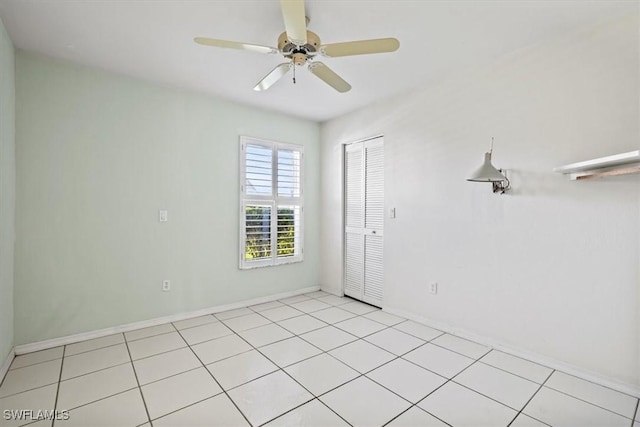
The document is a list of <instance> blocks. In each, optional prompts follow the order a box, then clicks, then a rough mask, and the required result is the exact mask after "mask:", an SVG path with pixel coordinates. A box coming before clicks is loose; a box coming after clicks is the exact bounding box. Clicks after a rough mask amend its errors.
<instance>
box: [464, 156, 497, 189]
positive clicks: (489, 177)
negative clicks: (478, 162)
mask: <svg viewBox="0 0 640 427" xmlns="http://www.w3.org/2000/svg"><path fill="white" fill-rule="evenodd" d="M504 180H506V178H505V176H504V175H503V174H501V173H500V172H499V171H498V169H496V168H495V167H493V165H492V164H491V153H484V163H483V164H482V166H480V167H479V168H478V170H476V171H475V172H474V173H473V175H471V178H468V179H467V181H474V182H501V181H504Z"/></svg>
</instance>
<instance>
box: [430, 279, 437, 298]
mask: <svg viewBox="0 0 640 427" xmlns="http://www.w3.org/2000/svg"><path fill="white" fill-rule="evenodd" d="M429 293H430V294H433V295H436V294H437V293H438V283H437V282H433V283H429Z"/></svg>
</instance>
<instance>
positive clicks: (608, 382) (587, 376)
mask: <svg viewBox="0 0 640 427" xmlns="http://www.w3.org/2000/svg"><path fill="white" fill-rule="evenodd" d="M383 311H386V312H387V313H390V314H395V315H396V316H400V317H404V318H406V319H410V320H413V321H416V322H418V323H422V324H424V325H427V326H430V327H432V328H434V329H438V330H441V331H443V332H447V333H449V334H452V335H456V336H459V337H460V338H465V339H468V340H471V341H475V342H477V343H479V344H483V345H486V346H488V347H491V348H494V349H496V350H500V351H502V352H504V353H508V354H511V355H513V356H517V357H520V358H523V359H527V360H530V361H532V362H535V363H538V364H540V365H544V366H547V367H549V368H552V369H556V370H558V371H562V372H565V373H567V374H570V375H573V376H575V377H578V378H582V379H584V380H587V381H591V382H593V383H596V384H600V385H602V386H605V387H609V388H611V389H613V390H616V391H619V392H621V393H625V394H629V395H631V396H634V397H640V386H638V385H635V384H629V383H625V382H622V381H619V380H617V379H615V378H608V377H605V376H602V375H600V374H597V373H595V372H592V371H589V370H586V369H583V368H580V367H578V366H575V365H572V364H569V363H566V362H562V361H559V360H556V359H553V358H551V357H547V356H543V355H540V354H537V353H532V352H529V351H526V350H520V349H517V348H513V347H511V346H509V345H506V344H504V343H502V342H500V341H497V340H493V339H491V338H487V337H484V336H481V335H477V334H474V333H472V332H468V331H466V330H464V329H460V328H456V327H453V326H451V325H448V324H446V323H442V322H438V321H436V320H433V319H429V318H427V317H423V316H418V315H415V314H413V313H409V312H406V311H403V310H396V309H393V308H383Z"/></svg>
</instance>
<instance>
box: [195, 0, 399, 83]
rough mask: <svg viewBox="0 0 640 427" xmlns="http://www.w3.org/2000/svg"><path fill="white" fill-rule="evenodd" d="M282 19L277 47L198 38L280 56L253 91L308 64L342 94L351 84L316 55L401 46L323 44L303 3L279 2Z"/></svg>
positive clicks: (390, 41) (384, 42)
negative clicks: (277, 62)
mask: <svg viewBox="0 0 640 427" xmlns="http://www.w3.org/2000/svg"><path fill="white" fill-rule="evenodd" d="M280 7H281V9H282V18H283V20H284V26H285V32H284V33H282V34H280V36H279V37H278V47H277V48H275V47H269V46H262V45H256V44H252V43H243V42H235V41H229V40H219V39H210V38H207V37H196V38H195V39H194V41H195V42H196V43H198V44H201V45H205V46H213V47H222V48H227V49H238V50H245V51H248V52H255V53H262V54H268V55H273V54H277V53H279V54H281V55H282V56H284V58H285V59H286V60H287V62H284V63H282V64H279V65H277V66H276V67H275V68H274V69H273V70H271V72H270V73H269V74H267V75H266V76H265V77H264V78H263V79H262V80H260V81H259V82H258V84H256V85H255V87H254V88H253V90H255V91H263V90H267V89H269V88H270V87H271V86H273V85H274V84H275V83H276V82H278V81H279V80H280V79H281V78H282V77H284V76H285V75H286V74H287V73H288V72H289V71H290V70H291V69H293V71H294V78H293V82H294V83H295V67H296V66H299V67H300V66H303V65H305V64H307V63H308V64H309V65H308V68H309V71H310V72H311V74H313V75H314V76H316V77H318V78H319V79H320V80H322V81H323V82H325V83H326V84H328V85H329V86H331V87H332V88H334V89H335V90H336V91H338V92H340V93H344V92H348V91H349V90H351V85H350V84H349V83H347V82H346V81H345V80H344V79H343V78H342V77H340V76H339V75H338V74H336V73H335V72H334V71H333V70H331V69H330V68H329V67H327V66H326V65H325V64H323V63H322V62H318V61H315V58H316V56H318V55H321V56H324V57H327V58H337V57H342V56H354V55H369V54H374V53H386V52H394V51H396V50H398V48H399V47H400V42H399V41H398V40H397V39H395V38H383V39H372V40H358V41H352V42H343V43H333V44H328V45H322V43H321V41H320V37H319V36H318V35H317V34H316V33H314V32H311V31H308V30H307V24H308V23H309V18H308V17H307V16H306V15H305V8H304V0H280Z"/></svg>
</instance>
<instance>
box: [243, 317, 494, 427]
mask: <svg viewBox="0 0 640 427" xmlns="http://www.w3.org/2000/svg"><path fill="white" fill-rule="evenodd" d="M318 311H320V310H318ZM370 313H371V312H367V313H362V314H358V315H356V316H354V318H355V317H364V318H365V319H367V320H371V321H373V322H375V320H372V319H369V318H367V317H365V316H366V315H367V314H370ZM354 314H355V313H354ZM346 320H350V319H346ZM346 320H344V321H346ZM336 323H339V322H336ZM376 323H380V322H376ZM400 323H403V322H398V323H397V324H400ZM380 324H382V323H380ZM382 325H384V326H385V328H383V329H380V330H378V331H374V332H372V333H370V334H367V335H364V336H362V337H358V336H355V335H353V334H351V333H350V332H348V331H345V330H343V329H340V328H336V329H338V330H340V331H342V332H345V333H347V334H349V335H352V336H355V337H356V340H355V341H350V342H348V343H345V344H342V345H340V346H338V347H335V348H332V349H329V350H326V351H325V350H323V349H320V350H321V351H322V353H320V354H317V355H314V356H311V357H309V358H307V359H303V360H301V361H298V362H295V363H293V364H291V365H295V364H297V363H301V362H302V361H304V360H308V359H311V358H313V357H316V356H319V355H321V354H326V355H327V356H329V357H331V358H333V359H335V360H336V361H338V362H339V363H341V364H343V365H345V366H347V367H348V368H350V369H352V370H353V371H354V372H356V373H357V374H358V375H357V376H356V377H354V378H352V379H350V380H348V381H346V382H344V383H341V384H338V385H337V386H335V387H333V388H331V389H329V390H327V391H325V392H323V393H321V394H319V395H317V396H316V395H315V394H313V393H311V391H309V390H307V389H306V387H304V385H303V384H301V383H299V382H298V381H297V380H296V379H295V378H293V377H291V375H289V373H288V372H286V371H285V370H284V369H281V370H282V371H284V372H285V373H286V374H287V375H289V376H290V377H291V378H292V379H293V380H294V381H295V382H296V383H298V384H300V385H301V386H302V387H303V388H304V389H305V390H307V391H308V392H309V393H311V395H313V396H315V398H316V399H318V400H319V401H320V402H321V403H322V404H324V405H325V406H326V407H327V408H329V409H330V410H331V411H332V412H334V413H335V414H336V415H338V416H339V417H340V418H342V416H340V415H339V414H338V413H337V412H335V411H334V410H333V409H332V408H331V407H329V406H328V405H327V404H326V403H324V402H323V401H322V400H321V399H320V397H322V396H325V395H327V394H328V393H331V392H332V391H334V390H336V389H338V388H340V387H342V386H345V385H346V384H349V383H351V382H353V381H356V380H357V379H359V378H361V377H365V378H366V379H368V380H369V381H372V382H373V383H375V384H377V385H378V386H380V387H382V388H384V389H385V390H387V391H388V392H390V393H392V394H394V395H396V396H398V397H399V398H400V399H402V400H404V401H406V402H408V403H409V405H410V406H409V408H407V409H406V410H405V411H403V412H401V413H400V414H398V415H396V416H395V417H393V418H392V419H391V420H389V421H388V422H387V423H385V424H388V423H389V422H391V421H393V419H395V418H397V417H398V416H400V415H401V414H402V413H404V412H406V411H408V410H409V409H411V408H412V407H413V406H417V404H414V403H413V402H411V401H409V400H408V399H406V398H404V397H403V396H401V395H399V394H398V393H396V392H394V391H393V390H391V389H389V388H387V387H386V386H384V385H383V384H380V383H378V382H377V381H375V380H373V379H371V378H369V377H368V376H366V375H367V374H368V373H370V372H372V371H374V370H376V369H378V368H380V367H382V366H384V365H386V364H388V363H391V362H393V361H394V360H397V359H400V358H401V357H402V356H403V355H406V354H408V353H410V352H412V351H413V350H415V349H417V348H419V347H422V346H423V345H426V344H427V342H424V343H423V344H422V345H420V346H418V347H416V348H413V349H411V350H409V351H407V352H405V353H403V354H402V355H401V356H397V355H395V354H394V353H391V352H389V351H388V350H386V349H384V348H382V347H379V346H377V345H375V344H374V343H370V342H369V341H366V340H365V338H366V337H368V336H371V335H374V334H376V333H378V332H382V331H384V330H387V329H391V328H393V326H395V325H386V324H382ZM329 326H334V325H329ZM334 327H335V326H334ZM400 332H402V331H400ZM443 334H444V333H443ZM441 335H442V334H441ZM441 335H438V336H441ZM296 336H297V337H298V338H300V339H302V340H303V341H305V342H307V343H309V344H311V345H313V346H315V345H314V344H313V343H311V342H309V341H306V340H305V339H304V338H302V337H301V336H298V335H296ZM415 338H418V337H415ZM435 338H437V337H434V338H433V339H435ZM419 339H421V338H419ZM358 340H363V341H365V342H367V343H369V344H371V345H373V346H375V347H378V348H379V349H381V350H383V351H385V352H388V353H390V354H392V355H393V356H395V357H394V358H392V359H391V360H388V361H387V362H385V363H383V364H382V365H379V366H376V367H373V368H372V369H370V370H368V371H366V372H364V373H361V372H360V371H358V370H357V369H355V368H354V367H352V366H350V365H349V364H347V363H346V362H343V361H342V360H340V359H338V358H337V357H335V356H334V355H332V354H330V353H329V352H330V351H334V350H336V349H338V348H340V347H344V346H347V345H349V344H352V343H354V342H357V341H358ZM421 340H422V339H421ZM422 341H424V340H422ZM248 344H249V345H251V344H250V343H248ZM266 345H269V344H266ZM266 345H265V346H266ZM316 348H318V347H316ZM256 350H258V348H256ZM258 351H259V350H258ZM260 353H261V354H262V352H260ZM487 353H488V352H487ZM485 354H486V353H485ZM265 357H266V356H265ZM480 357H484V355H482V356H480ZM267 358H268V357H267ZM269 360H271V359H269ZM403 360H406V359H403ZM477 360H478V359H476V361H477ZM408 362H410V361H408ZM410 363H411V362H410ZM474 363H475V362H474ZM472 364H473V363H472ZM291 365H289V366H291ZM416 366H417V367H419V368H421V369H425V370H427V371H429V370H428V369H426V368H424V367H422V366H419V365H416ZM469 366H471V365H469ZM467 367H468V366H467ZM465 369H466V368H465ZM429 372H432V371H429ZM461 372H462V371H461ZM434 374H436V375H438V376H441V375H439V374H437V373H435V372H434ZM267 375H268V374H267ZM265 376H266V375H265ZM441 377H442V376H441ZM442 378H444V379H447V378H446V377H442ZM249 382H250V381H249ZM446 382H448V381H445V383H443V384H442V385H444V384H446ZM438 388H439V387H438ZM434 391H435V390H434ZM425 398H426V396H425ZM422 400H424V398H423V399H420V401H422ZM307 403H308V402H307ZM300 406H302V405H300ZM293 409H296V408H293ZM293 409H291V410H293ZM419 409H420V410H423V411H424V409H422V408H419ZM291 410H290V411H291ZM290 411H287V412H290ZM287 412H285V414H286V413H287ZM425 412H427V411H425ZM427 413H428V414H429V415H432V416H434V417H435V418H437V419H440V418H438V417H436V416H435V415H433V414H431V413H429V412H427ZM282 415H284V414H281V415H279V416H278V417H276V418H279V417H281V416H282ZM276 418H274V419H276ZM342 419H343V420H344V418H342ZM270 421H272V420H270ZM270 421H269V422H270ZM345 422H347V421H346V420H345ZM443 422H444V421H443ZM347 424H349V425H351V424H350V423H348V422H347ZM445 424H447V425H449V424H448V423H446V422H445Z"/></svg>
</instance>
